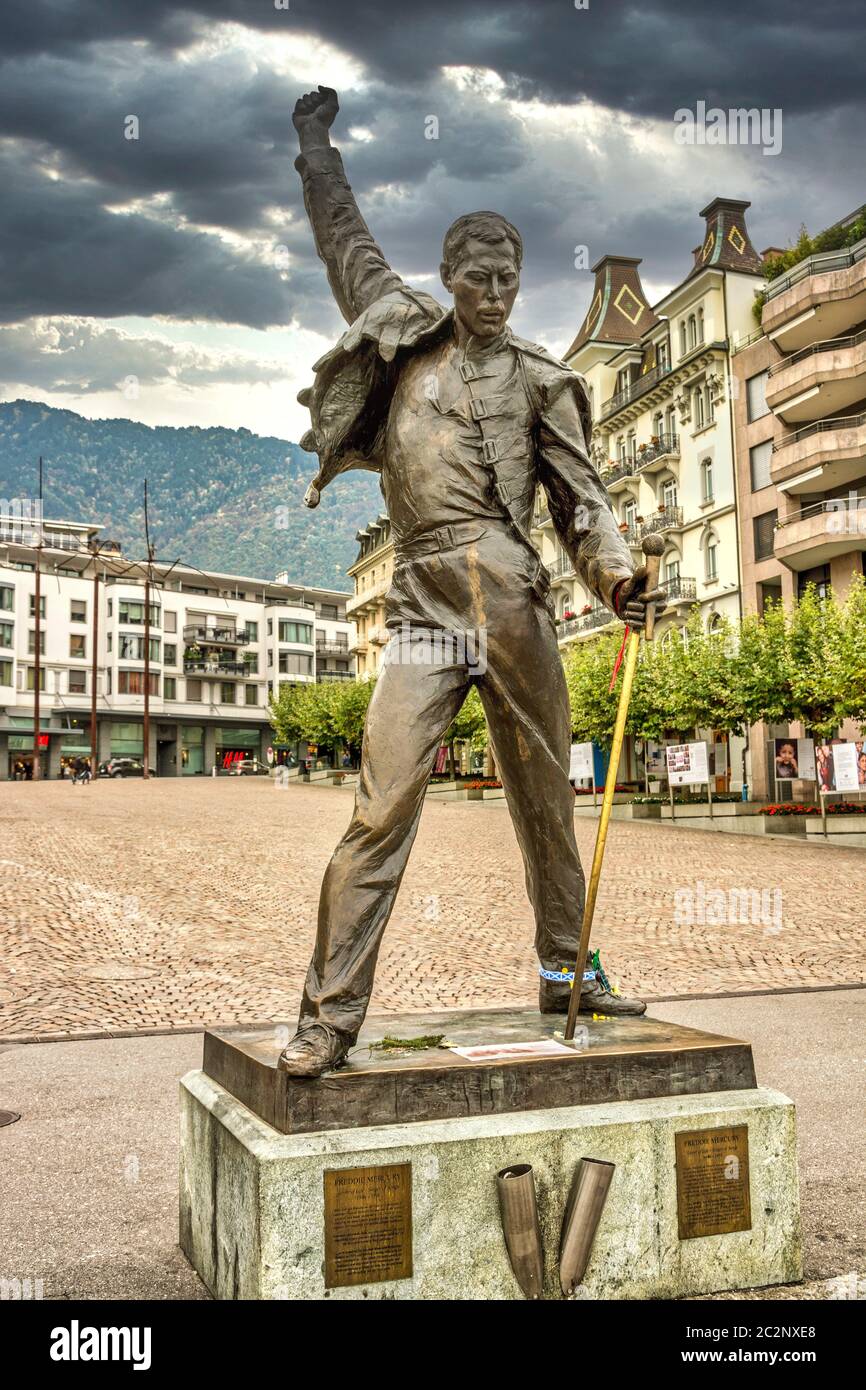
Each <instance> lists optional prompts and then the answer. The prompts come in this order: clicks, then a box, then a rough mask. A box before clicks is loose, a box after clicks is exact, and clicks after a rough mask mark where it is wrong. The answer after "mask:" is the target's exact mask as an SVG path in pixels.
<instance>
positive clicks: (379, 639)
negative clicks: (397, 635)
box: [367, 627, 392, 647]
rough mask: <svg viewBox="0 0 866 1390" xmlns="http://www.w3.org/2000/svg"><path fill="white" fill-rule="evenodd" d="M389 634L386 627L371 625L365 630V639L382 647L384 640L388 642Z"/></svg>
mask: <svg viewBox="0 0 866 1390" xmlns="http://www.w3.org/2000/svg"><path fill="white" fill-rule="evenodd" d="M391 636H392V634H391V633H390V632H389V631H388V629H387V628H386V627H371V628H369V629H368V632H367V640H368V641H369V642H372V643H373V645H374V646H376V647H384V645H385V643H386V642H390V640H391Z"/></svg>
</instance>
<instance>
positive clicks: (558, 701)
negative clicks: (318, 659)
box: [280, 87, 664, 1076]
mask: <svg viewBox="0 0 866 1390" xmlns="http://www.w3.org/2000/svg"><path fill="white" fill-rule="evenodd" d="M337 110H338V103H337V94H336V92H334V91H332V90H331V89H330V88H327V87H320V88H319V90H318V92H310V93H309V94H308V95H306V96H303V97H301V98H300V100H299V101H298V102H297V104H296V106H295V111H294V116H293V120H294V125H295V128H296V130H297V131H298V135H299V138H300V146H301V153H300V155H299V157H298V159H297V160H296V162H295V167H296V168H297V169H298V171H299V172H300V174H301V178H302V180H303V186H304V201H305V204H306V208H307V212H308V215H309V218H310V222H311V224H312V227H313V233H314V235H315V239H316V248H317V250H318V253H319V256H320V257H321V259H322V260H323V261H324V264H325V268H326V270H327V275H328V281H329V283H330V286H331V289H332V291H333V294H334V297H335V299H336V301H337V304H338V305H339V307H340V309H341V311H342V313H343V315H344V317H345V318H346V319H347V320H348V322H349V324H350V325H351V326H350V328H349V329H348V331H347V332H346V333H345V334H344V335H343V337H342V338H341V339H340V342H339V343H338V344H337V346H336V347H335V348H334V349H333V350H332V351H331V352H329V353H327V354H326V355H325V356H324V357H323V358H321V360H320V361H319V362H317V363H316V366H315V372H316V378H315V383H314V385H313V386H312V387H311V388H310V389H309V390H308V391H303V392H301V394H300V396H299V400H300V401H301V402H302V404H304V405H308V406H309V408H310V413H311V417H312V429H311V430H310V431H309V432H308V433H307V434H306V435H305V436H304V437H303V439H302V440H301V444H302V446H303V447H304V448H305V449H308V450H311V451H315V452H316V453H317V454H318V458H319V471H318V473H317V474H316V477H315V479H314V480H313V482H312V484H311V486H310V488H309V490H308V492H307V496H306V499H305V500H306V502H307V505H308V506H310V507H315V506H316V505H317V503H318V501H319V494H320V492H321V490H322V488H323V487H325V486H326V485H327V483H328V482H329V481H330V480H331V479H332V478H333V477H335V476H336V475H337V474H338V473H341V472H343V471H344V470H346V469H349V468H367V469H372V470H375V471H377V472H379V474H380V476H381V485H382V491H383V493H384V496H385V501H386V504H387V508H388V514H389V516H390V518H391V531H392V535H393V537H394V542H395V558H396V565H395V571H394V581H393V585H392V587H391V590H390V592H389V594H388V600H387V615H388V616H387V623H388V627H389V629H392V630H393V631H394V632H395V636H394V637H393V638H392V640H391V642H390V643H389V646H388V647H387V648H386V659H385V661H384V664H383V666H382V670H381V673H380V676H379V679H378V681H377V684H376V689H375V692H374V695H373V699H372V701H371V704H370V709H369V713H368V716H367V725H366V729H365V733H364V745H363V759H362V766H361V776H360V782H359V786H358V791H357V796H356V800H355V811H354V815H353V817H352V821H351V824H350V826H349V829H348V830H347V832H346V834H345V835H344V836H343V839H342V840H341V841H340V844H339V845H338V846H337V849H336V851H335V853H334V856H333V858H332V859H331V862H330V864H329V865H328V868H327V870H326V873H325V877H324V881H323V884H322V891H321V898H320V903H319V922H318V934H317V937H316V946H315V952H314V955H313V960H312V963H311V965H310V969H309V973H308V975H307V980H306V986H305V990H304V998H303V1003H302V1006H301V1014H300V1019H299V1023H298V1031H297V1034H296V1036H295V1037H294V1038H293V1039H292V1041H291V1042H290V1043H289V1045H288V1047H286V1048H285V1050H284V1051H283V1053H282V1055H281V1057H280V1066H281V1067H282V1068H283V1069H284V1070H285V1071H287V1072H289V1073H290V1074H292V1075H294V1076H318V1075H320V1074H321V1073H322V1072H324V1071H327V1070H329V1069H330V1068H333V1067H336V1066H339V1065H340V1064H341V1063H342V1062H343V1061H344V1060H345V1058H346V1055H347V1053H348V1051H349V1048H350V1047H351V1046H352V1044H353V1043H354V1041H355V1039H356V1037H357V1034H358V1030H359V1029H360V1026H361V1023H362V1022H363V1019H364V1015H365V1013H366V1010H367V1005H368V1003H369V998H370V993H371V990H372V987H373V973H374V970H375V966H376V958H377V955H378V951H379V945H380V943H381V940H382V933H383V931H384V929H385V925H386V923H387V921H388V918H389V916H390V914H391V910H392V907H393V905H394V899H395V897H396V894H397V889H398V888H399V885H400V880H401V878H402V876H403V871H404V869H405V867H406V862H407V859H408V857H409V851H410V849H411V847H412V842H413V840H414V838H415V832H416V830H417V827H418V820H419V817H420V814H421V808H422V805H423V801H424V794H425V791H426V788H427V783H428V778H429V775H430V771H431V769H432V766H433V761H434V758H435V755H436V752H437V749H438V748H439V746H440V743H441V740H442V735H443V734H444V732H445V730H446V729H447V727H448V725H449V724H450V723H451V721H452V719H453V718H454V716H455V715H456V714H457V712H458V710H459V709H460V706H461V705H462V703H463V700H464V698H465V696H466V694H467V691H468V690H469V688H470V686H471V685H472V684H473V683H475V684H477V686H478V691H479V694H480V697H481V701H482V703H483V706H484V711H485V714H486V717H487V722H488V726H489V729H490V737H491V742H492V746H493V751H494V754H495V758H496V765H497V768H498V770H499V774H500V776H501V779H502V784H503V787H504V788H505V793H506V797H507V800H508V807H509V810H510V812H511V816H512V819H513V822H514V826H515V829H516V831H517V837H518V840H519V842H520V848H521V852H522V855H523V861H524V867H525V873H526V886H527V891H528V894H529V898H530V900H531V903H532V907H533V909H534V913H535V921H536V941H535V944H536V950H537V953H538V958H539V961H540V974H541V984H540V1008H541V1009H542V1011H544V1012H563V1013H564V1012H566V1011H567V1008H568V998H569V988H570V979H569V975H568V972H569V970H570V967H571V964H572V963H573V962H574V959H575V955H576V951H577V946H578V942H579V939H580V925H581V917H582V912H583V900H584V877H583V871H582V869H581V865H580V860H579V858H578V853H577V847H576V844H575V838H574V794H573V792H572V789H571V786H570V783H569V780H568V767H569V749H570V744H571V720H570V713H569V705H568V696H567V691H566V685H565V677H564V674H563V669H562V663H561V660H560V656H559V650H558V646H557V640H556V629H555V626H554V622H553V615H552V612H551V606H550V601H549V598H548V590H549V587H550V580H549V576H548V574H547V572H546V570H545V569H544V566H543V565H542V563H541V561H540V559H539V556H538V553H537V552H536V550H535V548H534V547H533V545H532V542H531V540H530V538H529V526H530V518H531V515H532V509H533V503H534V498H535V494H536V490H537V487H538V485H539V483H540V484H541V485H542V486H543V487H544V489H545V492H546V494H547V498H548V502H549V506H550V512H551V516H552V518H553V522H554V525H555V527H556V531H557V534H558V535H559V538H560V540H561V542H562V544H563V546H564V547H565V550H566V551H567V553H568V555H569V556H570V557H571V558H572V560H573V561H574V565H575V569H576V571H577V573H578V574H579V575H580V577H581V578H582V579H583V581H584V583H585V584H586V585H587V586H588V587H589V588H590V589H591V590H592V592H593V593H595V594H596V595H597V597H598V598H599V599H600V600H601V601H602V602H603V603H605V604H607V605H609V606H610V607H611V608H612V609H613V610H614V611H615V612H616V613H617V614H618V615H619V616H620V617H622V618H624V619H625V620H626V621H627V622H629V623H630V624H631V625H632V626H633V627H641V626H642V625H643V623H644V621H645V616H646V609H647V605H648V604H654V603H657V602H659V601H661V600H662V599H663V597H664V595H663V592H662V591H661V590H659V589H649V588H648V585H647V574H646V570H645V568H644V567H641V568H639V569H637V570H636V569H635V568H634V565H633V563H632V559H631V555H630V553H629V550H628V547H627V546H626V544H625V542H624V540H623V539H622V537H621V535H620V533H619V530H618V528H617V525H616V522H615V520H614V517H613V513H612V511H611V507H610V502H609V500H608V496H607V492H606V491H605V488H604V486H603V485H602V483H601V482H600V480H599V478H598V475H597V473H596V471H595V469H594V467H593V465H592V464H591V462H590V459H589V455H588V453H587V447H588V443H589V437H590V432H591V419H590V412H589V407H588V401H587V393H586V390H585V386H584V382H583V379H582V378H581V377H580V376H578V375H577V374H576V373H574V372H573V371H571V370H570V368H568V367H566V366H565V365H564V363H562V362H558V361H557V360H556V359H555V358H553V357H551V356H550V354H549V353H547V352H546V351H545V350H544V349H543V348H540V347H537V346H536V345H535V344H533V343H527V342H524V341H523V340H522V339H521V338H518V337H516V336H515V335H514V334H513V333H512V332H511V330H510V329H509V328H508V326H507V320H508V316H509V314H510V312H511V308H512V306H513V304H514V300H515V298H516V295H517V290H518V286H519V283H520V267H521V261H522V255H523V247H522V243H521V239H520V235H519V233H518V232H517V231H516V229H515V228H514V227H512V226H511V224H510V223H509V222H507V221H506V220H505V218H504V217H501V216H500V215H499V214H498V213H493V212H476V213H470V214H469V215H468V216H466V217H461V218H458V220H457V221H456V222H455V223H454V224H453V226H452V227H450V228H449V230H448V231H447V233H446V235H445V244H444V250H443V259H442V265H441V267H440V274H441V277H442V283H443V284H444V286H445V288H446V290H448V291H449V293H450V294H452V295H453V298H454V306H453V308H452V309H449V310H447V311H446V310H445V309H443V308H442V306H441V305H440V304H437V302H436V301H435V300H434V299H433V298H431V296H430V295H428V294H425V293H422V292H420V291H416V290H412V289H410V288H409V287H408V286H407V285H405V284H404V283H403V281H402V280H401V279H400V277H399V276H398V275H396V274H395V273H394V271H393V270H391V268H390V266H389V265H388V264H387V262H386V261H385V258H384V256H383V255H382V252H381V251H380V250H379V247H378V246H377V245H376V243H375V242H374V240H373V238H372V236H371V235H370V232H369V230H368V228H367V225H366V223H365V222H364V220H363V218H362V216H361V214H360V212H359V211H358V207H357V204H356V203H355V199H354V197H353V195H352V191H351V189H350V187H349V184H348V182H347V180H346V176H345V173H344V170H343V163H342V160H341V158H340V155H339V153H338V151H337V150H336V149H334V148H333V147H332V145H331V143H330V138H329V135H328V131H329V128H330V126H331V124H332V122H333V120H334V117H335V116H336V114H337ZM431 632H432V633H434V634H437V635H439V636H440V637H441V638H443V639H447V641H446V640H443V641H440V642H439V643H438V644H432V645H431V644H430V643H429V636H430V634H431ZM467 635H472V636H473V637H478V636H480V637H481V638H482V640H483V646H484V663H483V664H478V663H475V664H471V663H470V662H469V660H468V658H467V655H466V652H467V648H468V646H469V643H468V642H467V641H466V638H467ZM425 642H426V647H425V649H424V650H423V651H422V650H421V644H423V643H425ZM449 643H450V645H449ZM476 649H477V643H473V654H474V655H475V654H476ZM431 653H432V654H431ZM598 965H599V963H598V962H597V961H596V967H597V968H595V969H593V967H592V964H591V962H590V961H589V959H588V960H587V969H586V970H585V971H584V976H583V980H582V981H578V982H575V987H576V988H582V995H581V1007H582V1008H586V1009H589V1010H590V1011H595V1012H598V1013H606V1014H621V1013H632V1014H637V1013H643V1011H644V1009H645V1005H644V1004H642V1003H640V1002H639V1001H634V1000H626V999H623V998H621V997H619V996H615V995H613V994H611V993H610V991H609V989H608V987H607V981H606V978H605V976H604V972H603V971H601V970H600V968H598ZM479 968H480V969H483V968H484V967H483V962H479Z"/></svg>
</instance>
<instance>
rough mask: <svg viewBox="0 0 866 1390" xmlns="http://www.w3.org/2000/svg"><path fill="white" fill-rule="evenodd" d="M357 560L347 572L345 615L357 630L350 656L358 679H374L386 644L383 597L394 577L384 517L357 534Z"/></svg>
mask: <svg viewBox="0 0 866 1390" xmlns="http://www.w3.org/2000/svg"><path fill="white" fill-rule="evenodd" d="M355 539H356V540H357V542H358V545H359V550H358V557H357V559H356V560H355V562H354V564H352V565H350V566H349V569H348V570H347V571H346V572H347V574H348V575H349V578H350V579H352V580H353V582H354V585H355V592H354V594H353V595H352V597H351V598H350V599H349V601H348V603H347V604H346V615H347V617H349V618H352V619H353V620H354V622H355V624H356V626H357V635H356V637H355V639H354V645H353V652H354V655H355V659H356V673H357V675H358V676H361V677H364V676H367V677H369V676H374V675H375V674H376V672H377V671H378V669H379V656H380V654H381V651H382V648H383V647H384V646H385V643H386V642H387V641H388V629H387V628H386V627H385V595H386V594H387V592H388V590H389V589H390V587H391V577H392V575H393V573H394V542H393V541H392V539H391V523H390V521H389V520H388V517H387V516H385V515H384V514H383V515H381V516H378V517H377V518H376V520H375V521H371V522H370V523H369V524H368V525H367V526H365V527H364V529H363V531H358V533H357V535H356V537H355Z"/></svg>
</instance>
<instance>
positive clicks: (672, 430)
mask: <svg viewBox="0 0 866 1390" xmlns="http://www.w3.org/2000/svg"><path fill="white" fill-rule="evenodd" d="M665 434H666V435H668V436H669V438H671V439H676V437H677V413H676V411H675V410H674V408H673V406H672V405H669V406H668V408H667V413H666V415H665Z"/></svg>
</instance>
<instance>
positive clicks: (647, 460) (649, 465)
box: [637, 434, 680, 473]
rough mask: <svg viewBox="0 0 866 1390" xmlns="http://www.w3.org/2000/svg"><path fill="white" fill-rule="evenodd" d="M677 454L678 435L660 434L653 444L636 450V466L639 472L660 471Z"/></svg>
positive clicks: (676, 457) (676, 456) (678, 454)
mask: <svg viewBox="0 0 866 1390" xmlns="http://www.w3.org/2000/svg"><path fill="white" fill-rule="evenodd" d="M679 456H680V441H679V438H678V436H677V435H675V434H660V435H659V436H658V439H657V441H656V443H655V444H650V445H649V446H648V447H647V448H646V449H644V450H643V452H641V451H640V450H638V456H637V466H638V469H639V470H640V472H641V473H661V472H663V471H664V469H665V468H668V467H669V466H670V464H671V463H672V462H673V461H674V460H676V459H678V458H679Z"/></svg>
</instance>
